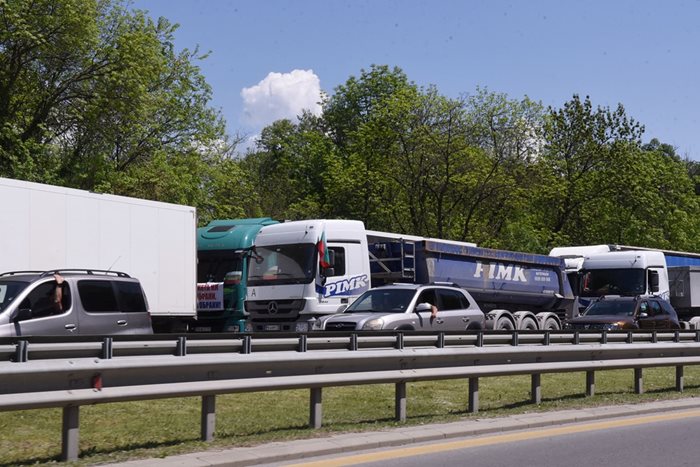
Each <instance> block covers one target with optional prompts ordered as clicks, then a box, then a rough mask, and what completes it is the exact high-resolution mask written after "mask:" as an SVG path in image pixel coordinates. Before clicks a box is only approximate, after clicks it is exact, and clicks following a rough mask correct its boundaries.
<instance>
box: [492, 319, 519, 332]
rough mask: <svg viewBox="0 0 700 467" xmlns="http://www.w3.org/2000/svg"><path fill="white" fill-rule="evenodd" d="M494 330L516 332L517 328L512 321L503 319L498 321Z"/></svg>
mask: <svg viewBox="0 0 700 467" xmlns="http://www.w3.org/2000/svg"><path fill="white" fill-rule="evenodd" d="M494 329H495V330H497V331H514V330H515V326H514V325H513V322H512V321H511V320H509V319H508V318H505V317H503V318H501V319H499V320H498V321H496V326H494Z"/></svg>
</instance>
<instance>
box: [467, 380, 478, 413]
mask: <svg viewBox="0 0 700 467" xmlns="http://www.w3.org/2000/svg"><path fill="white" fill-rule="evenodd" d="M469 412H470V413H478V412H479V378H476V377H474V378H469Z"/></svg>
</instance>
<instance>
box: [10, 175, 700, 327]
mask: <svg viewBox="0 0 700 467" xmlns="http://www.w3.org/2000/svg"><path fill="white" fill-rule="evenodd" d="M0 197H2V199H8V200H12V202H11V203H2V204H0V226H2V227H4V228H3V229H2V231H3V232H4V235H3V238H2V241H0V249H1V251H0V268H2V270H4V271H9V272H8V273H6V274H2V275H0V336H2V335H6V336H7V335H9V336H12V335H27V334H35V333H42V334H81V333H93V334H119V333H134V332H137V333H141V332H148V331H144V329H145V328H150V327H151V326H152V329H153V330H154V331H155V332H241V331H249V332H250V331H254V332H258V331H266V332H274V331H287V332H295V331H296V332H307V331H312V330H341V329H356V330H362V329H365V330H378V329H402V330H423V329H430V330H469V329H502V330H512V329H521V330H537V329H545V330H556V329H560V328H562V327H564V326H565V324H566V326H568V327H571V328H575V329H580V328H581V327H580V326H583V328H584V329H587V328H594V329H598V328H601V327H602V328H605V329H618V328H620V329H628V328H648V327H654V328H661V327H664V326H668V327H671V328H674V327H677V326H681V325H683V326H685V327H696V326H697V325H698V323H700V280H699V278H700V255H698V254H693V253H681V252H664V251H659V250H651V249H643V248H635V247H627V246H616V245H594V246H587V247H565V248H555V249H554V250H552V252H550V255H535V254H528V253H520V252H513V251H505V250H493V249H487V248H480V247H477V246H476V245H475V244H473V243H466V242H455V241H448V240H440V239H434V238H424V237H417V236H410V235H403V234H394V233H388V232H376V231H370V230H366V229H365V227H364V225H363V224H362V222H359V221H349V220H329V219H317V220H307V221H295V222H282V223H280V222H277V221H275V220H273V219H270V218H257V219H236V220H217V221H213V222H211V223H210V224H209V225H207V226H205V227H201V228H199V229H197V228H196V223H197V219H196V211H195V209H194V208H191V207H188V206H179V205H172V204H168V203H160V202H153V201H145V200H138V199H134V198H128V197H120V196H112V195H103V194H96V193H90V192H86V191H82V190H74V189H68V188H62V187H54V186H49V185H43V184H37V183H30V182H22V181H17V180H9V179H2V178H0ZM57 266H58V267H59V268H60V269H56V267H57ZM65 267H80V268H83V269H79V270H67V269H65ZM12 271H15V272H12ZM22 271H25V272H22ZM115 271H127V272H128V273H127V272H124V273H122V272H115ZM54 274H59V276H60V277H64V275H65V283H62V284H61V285H60V292H62V297H61V299H62V300H64V301H65V303H63V304H61V306H60V307H57V308H53V309H50V307H49V305H47V304H46V303H48V302H46V303H44V302H45V301H46V300H49V299H50V298H51V295H52V294H54V297H55V296H56V293H57V289H59V287H57V285H58V284H57V283H56V279H55V278H54ZM130 276H132V277H133V278H132V277H130ZM137 279H138V280H137ZM134 284H135V285H134ZM97 289H99V291H98V290H97ZM127 289H128V290H129V293H126V292H125V290H127ZM137 289H138V290H137ZM138 296H141V297H143V300H142V302H139V301H138V299H137V297H138ZM358 297H359V298H358ZM616 297H617V298H616ZM623 302H624V303H623ZM671 304H672V305H673V306H675V307H676V310H678V315H679V317H680V319H681V320H688V323H687V324H681V322H680V321H678V318H675V312H674V311H673V307H672V306H671ZM55 305H56V304H55V303H54V305H52V306H55ZM588 305H591V306H590V308H589V309H588V310H587V311H586V312H585V316H587V317H588V321H585V319H583V318H580V317H578V316H579V315H580V314H581V313H582V311H583V310H584V309H586V306H588ZM613 305H614V306H613ZM623 308H624V309H625V310H626V311H624V313H623V312H622V311H620V310H622V309H623ZM613 309H614V310H616V311H615V312H614V313H613V312H612V310H613ZM145 310H147V311H148V312H147V313H145ZM604 311H605V312H609V313H610V314H609V315H604V313H603V312H604ZM623 315H624V316H623ZM143 316H148V317H149V318H150V319H149V320H148V323H146V324H144V322H143V320H142V319H141V318H142V317H143ZM601 316H603V317H601ZM594 317H595V318H594ZM669 317H671V318H672V319H671V318H669ZM623 318H624V319H623ZM667 318H669V319H667ZM674 319H675V321H674ZM606 320H607V321H606ZM52 323H53V324H52ZM151 323H152V324H151ZM115 326H116V327H115ZM586 326H587V327H586ZM49 330H51V331H49Z"/></svg>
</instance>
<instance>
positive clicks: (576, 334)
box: [574, 331, 581, 345]
mask: <svg viewBox="0 0 700 467" xmlns="http://www.w3.org/2000/svg"><path fill="white" fill-rule="evenodd" d="M580 343H581V334H579V332H578V331H576V332H574V345H579V344H580Z"/></svg>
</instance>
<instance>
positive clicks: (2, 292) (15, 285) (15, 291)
mask: <svg viewBox="0 0 700 467" xmlns="http://www.w3.org/2000/svg"><path fill="white" fill-rule="evenodd" d="M27 285H29V282H20V281H0V312H3V311H5V309H6V308H7V307H8V306H10V304H11V303H12V300H14V299H15V297H16V296H17V295H19V294H20V292H22V291H23V290H24V289H26V288H27Z"/></svg>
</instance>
